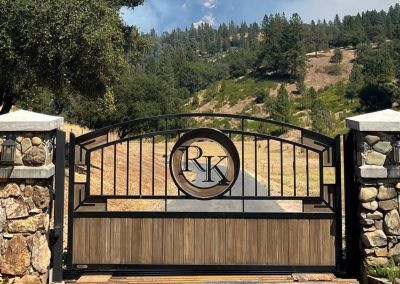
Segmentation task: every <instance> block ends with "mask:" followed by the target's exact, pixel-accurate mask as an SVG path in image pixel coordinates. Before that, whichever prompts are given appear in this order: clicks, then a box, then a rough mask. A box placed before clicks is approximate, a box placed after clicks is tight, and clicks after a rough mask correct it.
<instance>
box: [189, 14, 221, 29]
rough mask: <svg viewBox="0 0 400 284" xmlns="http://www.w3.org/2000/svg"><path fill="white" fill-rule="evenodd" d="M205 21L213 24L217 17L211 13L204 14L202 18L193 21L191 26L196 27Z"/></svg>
mask: <svg viewBox="0 0 400 284" xmlns="http://www.w3.org/2000/svg"><path fill="white" fill-rule="evenodd" d="M205 23H207V24H210V25H211V26H214V25H215V24H216V23H217V19H216V18H215V17H214V16H213V15H212V14H209V15H206V16H204V17H203V18H201V20H200V21H197V22H195V23H193V26H194V27H195V28H197V27H198V26H200V25H201V24H205Z"/></svg>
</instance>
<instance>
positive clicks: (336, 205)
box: [66, 113, 343, 274]
mask: <svg viewBox="0 0 400 284" xmlns="http://www.w3.org/2000/svg"><path fill="white" fill-rule="evenodd" d="M194 117H196V118H210V117H211V118H231V119H238V120H240V126H239V127H240V129H239V130H237V129H219V130H221V131H223V132H224V133H225V134H227V135H228V136H229V138H231V136H232V135H238V136H239V137H241V141H242V157H245V156H244V155H245V153H244V147H243V145H244V137H245V136H251V137H254V141H255V142H254V147H255V149H256V151H255V155H256V156H255V158H256V159H257V142H258V141H261V140H267V143H268V148H267V149H268V187H267V189H268V196H260V195H258V194H257V176H256V178H255V180H256V185H255V195H254V196H245V195H244V183H243V185H242V195H241V196H232V195H231V194H229V193H227V194H226V195H224V196H222V197H220V198H223V199H231V200H242V201H243V210H244V201H245V200H255V199H257V200H273V199H280V200H282V199H285V200H303V201H304V202H321V203H323V204H325V205H326V206H327V207H328V208H330V209H331V212H327V213H305V212H303V213H249V212H244V211H243V212H237V213H231V212H229V213H228V212H212V213H211V212H168V211H167V212H76V211H75V209H76V208H74V190H75V189H74V186H75V180H74V174H75V165H76V162H77V161H75V154H76V150H78V151H79V152H77V153H78V154H79V156H80V159H79V160H80V161H82V159H83V158H85V164H86V167H87V169H88V170H87V181H86V184H85V189H84V193H82V194H83V195H84V196H85V202H89V203H90V202H94V203H95V202H107V200H108V199H165V207H167V205H166V204H167V199H187V198H188V196H186V195H183V194H181V193H178V194H177V195H168V191H167V183H166V182H165V194H164V195H159V196H157V195H154V142H155V139H154V137H155V136H158V135H161V136H164V137H165V161H166V163H165V164H166V165H167V162H168V161H167V156H168V149H167V143H168V139H169V138H168V137H169V136H173V135H174V136H177V137H180V136H181V134H182V133H185V132H187V131H190V130H192V129H193V128H182V129H181V128H178V129H169V128H168V122H169V120H173V119H178V118H194ZM246 120H250V121H256V122H262V123H267V124H272V125H275V126H279V127H284V128H289V129H294V130H298V131H300V132H301V138H302V141H301V143H299V142H294V141H290V140H287V139H283V138H280V137H276V136H272V135H267V134H265V133H256V132H251V131H246V130H245V129H244V122H245V121H246ZM150 121H152V122H155V121H158V122H164V123H165V124H164V129H163V130H158V131H154V132H147V133H136V135H133V134H131V135H130V136H127V137H123V138H119V139H116V140H113V141H110V137H111V135H110V133H112V132H113V131H115V130H118V129H120V128H123V127H129V126H135V125H140V124H142V123H146V122H150ZM102 136H104V137H106V139H105V141H104V143H102V144H100V145H96V146H94V147H90V145H91V144H93V143H94V142H96V138H98V137H102ZM146 138H149V139H152V140H151V141H152V143H153V157H152V158H153V166H152V169H153V170H152V171H153V178H152V179H153V191H152V193H153V195H142V194H141V191H140V194H139V195H128V194H126V195H116V194H114V195H103V187H102V188H101V195H90V165H91V163H90V157H91V153H92V152H94V151H97V150H100V151H101V163H103V159H104V156H103V155H104V148H105V147H108V146H110V147H112V146H113V147H114V153H115V151H116V145H117V144H119V143H124V142H128V143H127V145H128V149H129V141H131V140H135V139H138V140H139V141H140V150H142V141H143V139H146ZM271 140H273V141H278V142H279V143H280V154H281V166H282V167H283V163H282V159H283V158H282V156H283V155H282V153H283V147H282V145H283V143H285V144H289V145H292V146H293V149H294V151H293V155H294V158H293V164H294V165H293V168H295V166H296V157H295V150H296V147H299V148H302V149H304V150H305V152H306V161H307V164H306V171H307V195H306V196H298V195H297V194H296V182H294V185H295V188H294V194H293V196H284V194H283V178H282V179H281V196H272V195H271V194H270V162H271V161H270V153H269V151H270V147H269V146H270V141H271ZM306 140H308V141H312V143H313V145H311V146H310V145H308V144H307V143H306ZM309 152H315V153H317V154H318V155H319V173H320V177H319V178H320V179H319V180H320V194H319V196H310V190H309V186H310V185H309V174H308V173H309V160H308V159H309ZM141 153H142V151H140V157H141V155H142V154H141ZM324 155H326V156H327V158H326V160H327V161H325V160H324ZM340 155H341V151H340V136H337V137H336V138H335V139H332V138H330V137H327V136H324V135H322V134H319V133H316V132H313V131H310V130H308V129H304V128H301V127H298V126H295V125H291V124H287V123H282V122H277V121H273V120H270V119H263V118H257V117H250V116H242V115H231V114H216V113H200V114H199V113H189V114H171V115H161V116H156V117H149V118H144V119H136V120H133V121H128V122H124V123H119V124H116V125H111V126H109V127H105V128H102V129H99V130H96V131H93V132H90V133H87V134H84V135H81V136H79V137H75V135H74V134H73V133H71V135H70V148H69V206H68V255H67V266H66V267H67V271H69V272H72V271H77V270H82V269H83V270H85V271H93V270H107V269H111V270H113V271H121V270H129V271H136V272H138V273H140V271H142V272H144V271H145V270H146V271H147V268H149V269H150V270H151V272H154V273H161V274H162V273H163V271H164V272H165V273H168V272H170V273H173V274H176V273H179V271H182V272H185V271H186V272H190V271H210V272H211V271H214V269H217V270H218V271H219V272H221V273H223V272H224V271H225V272H227V273H232V271H237V272H240V273H245V272H247V273H254V272H256V271H259V272H264V273H271V272H284V271H287V272H296V271H302V272H322V271H325V272H328V271H329V272H340V271H342V270H343V262H342V253H343V252H342V237H341V236H342V233H341V232H342V225H341V223H342V222H341V219H342V208H341V165H340V163H341V157H340ZM127 159H128V161H129V150H128V152H127ZM115 160H116V158H115V156H114V164H115ZM140 161H141V160H140ZM324 162H326V163H327V164H330V165H329V167H333V168H335V184H329V185H326V184H324V181H323V169H324ZM256 163H257V161H256ZM241 165H242V168H244V159H242V160H241ZM127 167H128V172H129V163H128V165H127ZM165 168H166V171H165V175H166V176H167V167H165ZM256 168H257V167H256ZM281 170H282V169H281ZM114 171H115V167H114ZM140 172H142V169H141V167H140ZM242 175H244V171H242ZM101 178H102V179H103V172H101ZM242 178H243V176H242ZM140 180H141V175H140ZM294 180H295V181H296V174H295V171H294ZM114 181H115V172H114ZM242 181H243V179H242ZM101 184H103V182H102V181H101ZM140 184H141V182H140ZM128 188H129V185H128V184H127V189H128ZM325 189H326V192H327V195H328V196H325ZM114 193H115V185H114ZM325 197H326V199H325ZM304 202H303V203H304ZM82 204H83V203H82ZM102 217H107V218H141V217H142V218H248V219H270V218H274V219H276V218H278V219H333V220H335V224H336V227H335V229H336V255H337V261H336V266H335V267H331V266H328V267H325V266H268V265H266V266H259V265H257V266H249V265H225V266H221V265H217V266H214V265H211V266H210V265H201V266H191V267H190V268H188V269H186V268H187V267H188V266H182V265H178V266H173V267H171V268H169V266H168V265H162V266H160V267H158V266H154V265H152V266H143V265H101V264H98V265H88V266H87V267H83V266H82V265H81V266H79V264H74V263H73V262H72V238H73V219H74V218H102ZM144 267H146V269H145V270H143V268H144ZM225 268H226V269H225ZM214 272H215V271H214Z"/></svg>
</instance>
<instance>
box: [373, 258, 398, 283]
mask: <svg viewBox="0 0 400 284" xmlns="http://www.w3.org/2000/svg"><path fill="white" fill-rule="evenodd" d="M366 270H367V274H368V275H371V276H374V277H379V278H387V279H389V281H390V282H392V281H393V280H394V279H396V278H400V265H398V264H396V263H395V261H394V260H393V258H392V259H390V260H389V263H388V264H387V265H367V266H366Z"/></svg>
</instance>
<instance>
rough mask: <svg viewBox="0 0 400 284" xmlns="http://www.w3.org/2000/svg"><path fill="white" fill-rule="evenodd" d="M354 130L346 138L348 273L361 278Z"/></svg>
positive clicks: (345, 183) (345, 198) (345, 191)
mask: <svg viewBox="0 0 400 284" xmlns="http://www.w3.org/2000/svg"><path fill="white" fill-rule="evenodd" d="M355 136H356V135H355V133H354V130H351V131H350V132H349V133H347V134H346V135H345V137H344V143H343V145H344V155H343V157H344V163H343V166H344V186H345V190H344V193H345V197H344V201H345V212H346V214H345V218H346V220H345V222H346V226H345V228H346V263H345V265H346V272H347V273H348V274H349V276H350V277H357V278H361V275H362V272H361V266H360V263H361V251H360V249H359V241H360V237H359V236H360V233H361V232H360V225H359V220H358V216H359V212H358V206H354V204H356V203H357V202H359V201H358V191H357V190H354V189H355V188H358V186H359V182H358V181H357V179H356V173H355V165H356V160H355V159H354V158H355V157H354V151H356V137H355Z"/></svg>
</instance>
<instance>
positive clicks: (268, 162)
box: [267, 139, 271, 196]
mask: <svg viewBox="0 0 400 284" xmlns="http://www.w3.org/2000/svg"><path fill="white" fill-rule="evenodd" d="M267 141H268V161H267V164H268V196H271V172H270V171H271V168H270V162H271V159H270V157H271V151H270V147H269V146H270V141H269V139H268V140H267Z"/></svg>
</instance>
